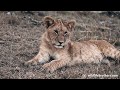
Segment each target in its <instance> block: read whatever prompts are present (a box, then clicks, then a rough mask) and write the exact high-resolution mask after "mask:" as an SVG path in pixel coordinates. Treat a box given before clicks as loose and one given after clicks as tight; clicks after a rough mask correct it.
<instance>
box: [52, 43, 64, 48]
mask: <svg viewBox="0 0 120 90" xmlns="http://www.w3.org/2000/svg"><path fill="white" fill-rule="evenodd" d="M53 45H54V47H56V48H64V45H63V44H58V45H56V44H53Z"/></svg>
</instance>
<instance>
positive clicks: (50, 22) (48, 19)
mask: <svg viewBox="0 0 120 90" xmlns="http://www.w3.org/2000/svg"><path fill="white" fill-rule="evenodd" d="M44 23H45V25H46V28H49V27H50V26H51V25H53V24H54V23H55V20H54V19H53V18H52V17H50V16H45V17H44Z"/></svg>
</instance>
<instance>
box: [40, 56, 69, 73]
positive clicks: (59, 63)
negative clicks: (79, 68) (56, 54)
mask: <svg viewBox="0 0 120 90" xmlns="http://www.w3.org/2000/svg"><path fill="white" fill-rule="evenodd" d="M69 60H70V59H65V58H64V59H59V60H53V61H51V62H49V63H46V64H44V65H43V66H42V67H43V68H44V69H46V70H47V71H48V72H51V73H52V72H54V71H55V70H57V69H58V68H61V67H63V66H66V65H67V64H68V63H69Z"/></svg>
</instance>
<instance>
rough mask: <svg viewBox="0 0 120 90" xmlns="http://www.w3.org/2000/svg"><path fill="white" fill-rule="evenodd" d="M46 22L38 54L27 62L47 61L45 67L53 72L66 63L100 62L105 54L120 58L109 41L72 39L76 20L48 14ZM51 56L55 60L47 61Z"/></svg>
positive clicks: (119, 52) (119, 53)
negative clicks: (64, 19)
mask: <svg viewBox="0 0 120 90" xmlns="http://www.w3.org/2000/svg"><path fill="white" fill-rule="evenodd" d="M44 22H45V25H46V32H45V33H44V34H43V35H42V39H41V40H42V42H41V45H40V51H39V53H38V54H37V56H35V57H34V58H33V59H32V60H29V61H27V62H26V63H25V64H29V63H33V64H37V63H38V62H39V63H45V64H44V65H43V68H45V69H47V70H48V71H50V72H53V71H55V70H56V69H58V68H61V67H63V66H65V65H68V66H71V65H75V64H77V63H81V62H85V63H91V62H94V63H100V62H101V61H102V60H103V58H104V56H106V57H107V56H109V57H112V58H116V59H120V51H118V50H117V49H116V48H115V47H114V46H113V45H111V44H110V43H108V42H107V41H104V40H90V41H82V42H73V41H71V40H70V37H71V35H72V32H73V30H74V26H75V21H69V22H67V21H63V20H61V19H53V18H52V17H49V16H47V17H45V18H44ZM60 43H61V44H60ZM50 57H54V59H55V60H52V61H51V62H49V63H46V62H47V61H48V60H49V59H50Z"/></svg>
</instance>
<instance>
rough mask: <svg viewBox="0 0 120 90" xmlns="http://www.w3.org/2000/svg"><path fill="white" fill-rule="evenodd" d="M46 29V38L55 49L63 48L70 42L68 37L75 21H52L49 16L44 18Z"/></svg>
mask: <svg viewBox="0 0 120 90" xmlns="http://www.w3.org/2000/svg"><path fill="white" fill-rule="evenodd" d="M44 22H45V25H46V29H47V35H48V36H47V37H48V39H49V40H50V42H51V43H52V45H53V46H54V47H56V48H64V47H65V45H67V44H68V42H69V41H70V36H71V33H72V31H73V30H74V27H75V21H63V20H62V19H53V18H52V17H50V16H46V17H44Z"/></svg>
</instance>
